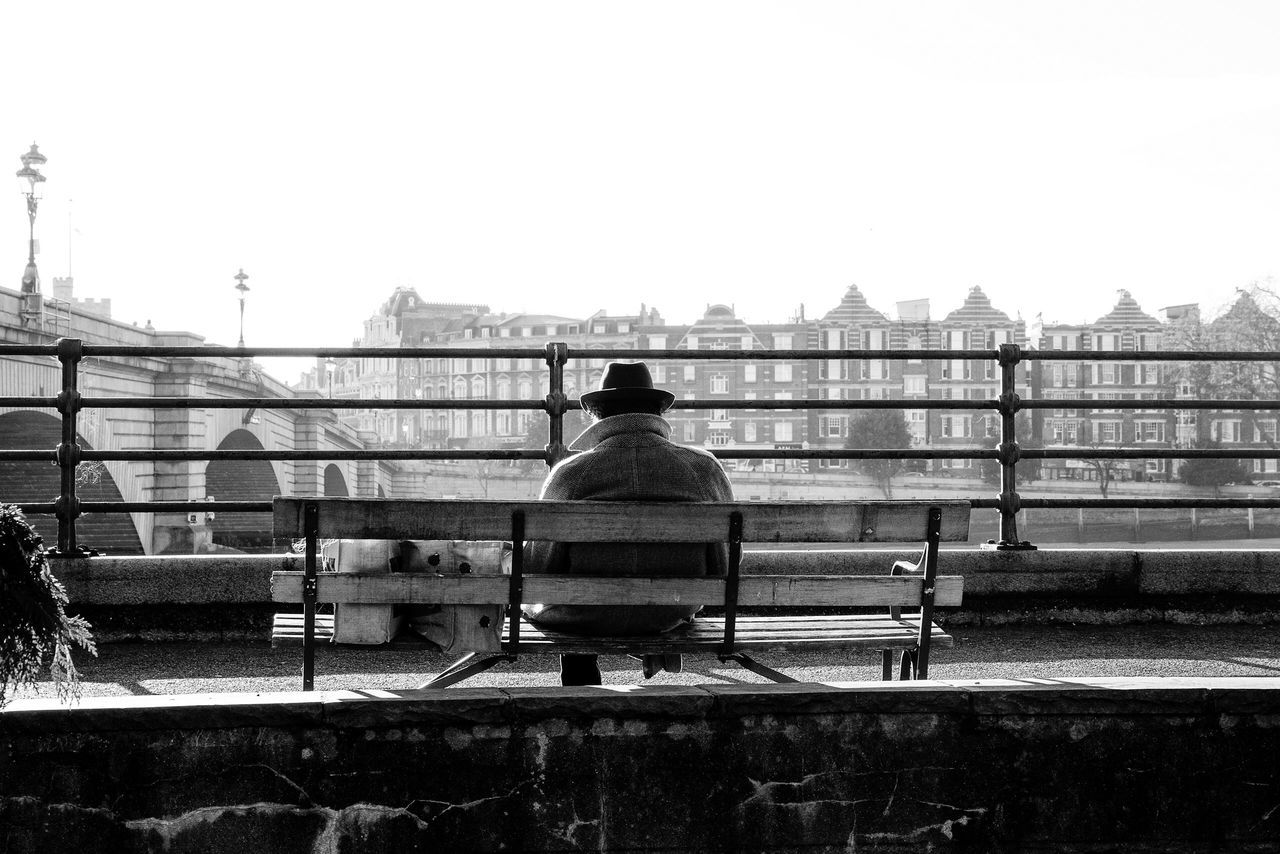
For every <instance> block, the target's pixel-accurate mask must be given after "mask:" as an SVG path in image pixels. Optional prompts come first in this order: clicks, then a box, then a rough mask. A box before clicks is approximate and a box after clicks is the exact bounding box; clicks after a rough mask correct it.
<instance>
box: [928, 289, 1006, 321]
mask: <svg viewBox="0 0 1280 854" xmlns="http://www.w3.org/2000/svg"><path fill="white" fill-rule="evenodd" d="M942 322H943V323H957V324H965V325H973V326H980V325H984V324H990V323H1013V321H1012V320H1011V319H1010V318H1009V315H1007V314H1005V313H1004V312H1003V311H1001V310H1000V309H998V308H996V307H995V306H993V305H992V304H991V298H990V297H988V296H987V295H986V294H985V293H983V292H982V288H981V287H979V286H978V285H974V286H973V287H971V288H969V295H968V296H966V297H965V298H964V304H963V305H961V306H960V307H959V308H957V309H956V310H955V311H953V312H951V313H950V314H948V315H947V316H946V317H945V318H943V321H942Z"/></svg>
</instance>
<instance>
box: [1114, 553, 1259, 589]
mask: <svg viewBox="0 0 1280 854" xmlns="http://www.w3.org/2000/svg"><path fill="white" fill-rule="evenodd" d="M1141 578H1142V582H1141V587H1140V590H1141V592H1142V593H1144V594H1148V595H1188V594H1214V593H1242V594H1255V595H1265V596H1275V595H1280V553H1277V552H1274V551H1262V550H1259V551H1246V550H1243V549H1241V550H1226V549H1223V550H1214V551H1207V550H1203V551H1150V552H1143V554H1142V575H1141Z"/></svg>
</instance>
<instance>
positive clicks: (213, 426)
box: [0, 288, 403, 555]
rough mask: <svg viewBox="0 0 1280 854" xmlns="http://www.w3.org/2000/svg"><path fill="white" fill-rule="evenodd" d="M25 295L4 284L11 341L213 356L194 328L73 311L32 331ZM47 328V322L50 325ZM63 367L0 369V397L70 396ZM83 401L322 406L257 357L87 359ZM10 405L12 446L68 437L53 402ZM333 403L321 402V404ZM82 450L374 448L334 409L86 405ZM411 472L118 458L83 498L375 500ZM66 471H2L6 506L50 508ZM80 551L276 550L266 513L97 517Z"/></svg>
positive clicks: (89, 477)
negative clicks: (22, 307) (269, 400)
mask: <svg viewBox="0 0 1280 854" xmlns="http://www.w3.org/2000/svg"><path fill="white" fill-rule="evenodd" d="M19 296H20V295H19V294H18V293H17V292H16V291H9V290H5V289H3V288H0V343H3V344H51V343H53V342H54V341H55V340H56V339H57V338H59V337H75V338H81V339H82V340H84V341H85V342H86V343H95V344H120V345H131V346H181V347H192V346H201V345H203V344H204V343H205V341H204V339H203V338H202V337H201V336H199V335H195V334H192V333H189V332H162V331H157V330H155V329H153V328H151V327H150V326H147V327H138V326H135V325H132V324H126V323H121V322H119V321H116V320H112V319H110V318H109V317H105V316H102V315H100V314H97V313H95V312H94V311H90V310H82V309H80V308H78V307H77V306H75V305H68V306H65V308H64V310H63V311H62V312H60V313H58V314H56V315H51V317H52V320H53V321H54V322H45V323H43V324H32V323H27V324H24V323H23V322H22V321H23V319H22V318H21V316H20V314H19ZM46 319H47V320H48V318H46ZM61 384H62V383H61V369H60V365H59V363H58V361H57V360H56V359H54V358H51V357H47V356H31V357H21V356H11V357H6V358H3V359H0V394H3V395H6V396H31V397H43V398H50V399H51V398H53V397H55V396H56V395H57V394H58V392H59V390H60V389H61ZM79 384H80V386H79V390H80V393H81V394H82V395H83V396H84V397H85V398H88V399H92V398H95V397H97V398H101V397H134V398H153V397H191V398H205V397H208V398H223V399H226V398H261V397H290V398H296V397H302V396H316V395H315V393H314V392H294V391H293V390H292V389H290V388H289V387H288V386H287V385H285V384H284V383H282V382H280V381H278V380H276V379H275V378H273V377H271V376H268V375H267V374H265V373H264V372H263V370H262V368H261V366H260V365H258V364H256V363H253V362H252V361H250V360H247V359H230V358H226V357H220V358H219V357H210V358H175V359H169V358H165V359H155V358H136V357H124V358H87V359H85V360H84V361H83V362H81V371H80V378H79ZM51 404H52V401H51V400H50V405H49V406H45V407H31V408H19V407H0V448H5V449H9V450H50V451H52V450H53V449H54V448H55V447H56V446H57V445H58V443H59V442H60V441H61V419H60V416H59V415H58V413H57V412H56V411H55V410H54V408H53V406H52V405H51ZM321 405H323V404H321ZM77 426H78V436H77V442H78V443H79V444H80V446H81V447H82V448H85V449H88V450H151V449H170V450H177V449H188V450H199V451H203V450H208V451H215V450H267V451H292V450H324V449H330V448H331V449H334V450H339V451H347V450H362V449H364V448H365V447H366V445H367V444H368V443H369V442H371V441H374V438H373V437H372V436H371V435H368V434H364V433H361V432H359V431H356V430H354V429H352V428H351V427H349V426H347V425H346V424H344V423H343V422H342V421H340V420H339V419H338V418H337V417H336V415H335V413H334V412H333V411H332V410H330V409H310V410H307V409H302V410H259V409H253V408H249V407H248V406H246V408H244V409H201V408H194V409H156V410H153V409H133V408H117V409H102V408H94V407H87V408H85V409H83V410H82V411H81V412H80V415H79V419H78V425H77ZM402 468H403V467H402V466H397V464H396V463H394V462H378V461H363V460H361V461H351V460H347V461H333V462H325V461H312V460H303V461H294V460H287V461H278V460H213V461H204V460H200V461H190V462H188V461H182V462H154V461H139V462H135V461H107V462H98V463H89V464H82V465H81V466H80V474H79V478H80V483H79V485H78V487H77V491H78V494H79V496H80V497H81V499H82V500H85V501H121V500H124V501H190V500H201V499H208V500H213V499H215V498H216V499H218V500H220V501H262V500H270V499H271V497H272V496H274V495H279V494H285V493H290V494H299V495H335V496H345V495H351V496H366V497H375V496H377V495H381V494H387V495H394V494H396V493H397V492H398V491H399V490H396V489H393V488H392V482H393V481H395V480H396V479H397V477H399V476H402V475H403V472H401V469H402ZM58 478H59V473H58V469H57V468H56V466H54V465H53V464H52V463H51V462H43V461H26V460H23V461H13V460H7V461H0V501H4V502H6V503H31V502H47V501H52V500H53V499H54V498H55V497H56V496H57V495H58V489H59V479H58ZM34 521H35V524H36V526H37V528H39V529H40V531H41V534H42V535H43V536H44V537H45V540H46V542H56V541H57V529H56V523H55V521H54V520H53V519H52V518H40V517H36V518H34ZM77 527H78V529H79V534H80V537H79V539H80V541H81V542H82V543H83V544H85V545H87V546H90V547H93V548H97V549H99V550H102V551H104V552H108V553H110V554H117V555H124V554H173V553H179V554H200V553H209V552H216V551H220V550H223V549H237V550H240V551H265V550H269V549H270V545H271V543H270V518H269V516H267V515H265V514H248V513H219V514H212V513H209V514H204V513H195V514H187V513H181V514H149V513H135V514H129V515H125V514H110V515H103V514H98V515H97V516H94V515H92V514H90V515H86V516H83V517H81V519H80V520H78V521H77Z"/></svg>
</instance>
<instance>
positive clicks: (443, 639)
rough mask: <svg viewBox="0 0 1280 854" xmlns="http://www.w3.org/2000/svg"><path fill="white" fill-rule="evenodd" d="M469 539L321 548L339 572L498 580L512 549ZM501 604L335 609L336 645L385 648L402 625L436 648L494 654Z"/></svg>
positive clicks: (365, 542)
mask: <svg viewBox="0 0 1280 854" xmlns="http://www.w3.org/2000/svg"><path fill="white" fill-rule="evenodd" d="M504 545H505V544H504V543H501V542H496V541H492V542H474V541H468V540H337V541H334V542H332V543H330V544H328V545H327V546H325V548H324V556H325V558H326V559H327V560H326V562H331V563H332V565H333V568H334V569H335V570H336V571H337V572H357V573H361V574H363V575H381V574H386V573H390V572H432V573H436V574H439V575H455V576H457V575H468V574H472V575H502V574H503V573H504V562H503V561H504V556H506V559H507V560H509V559H510V558H509V556H510V546H506V548H505V550H504ZM503 607H504V606H502V605H390V604H387V605H374V604H354V603H344V604H339V605H335V606H334V620H333V623H334V627H333V640H334V643H350V644H382V643H387V642H388V641H390V640H391V639H392V638H394V637H395V636H396V634H397V633H398V632H399V631H400V629H401V628H403V626H404V622H405V620H406V619H407V620H408V622H409V627H410V628H411V629H413V630H414V631H415V632H417V633H418V634H419V635H421V636H423V637H424V638H426V639H427V640H429V641H431V642H432V643H434V644H436V645H437V646H439V647H440V649H441V650H442V651H443V652H453V651H455V650H456V649H468V650H476V651H479V652H496V651H498V650H499V649H500V648H501V641H502V616H503Z"/></svg>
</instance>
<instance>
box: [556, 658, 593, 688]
mask: <svg viewBox="0 0 1280 854" xmlns="http://www.w3.org/2000/svg"><path fill="white" fill-rule="evenodd" d="M602 681H603V680H602V679H601V676H600V665H599V664H598V663H597V661H596V657H595V656H594V655H562V656H560V684H561V685H565V686H568V685H599V684H601V683H602Z"/></svg>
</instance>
